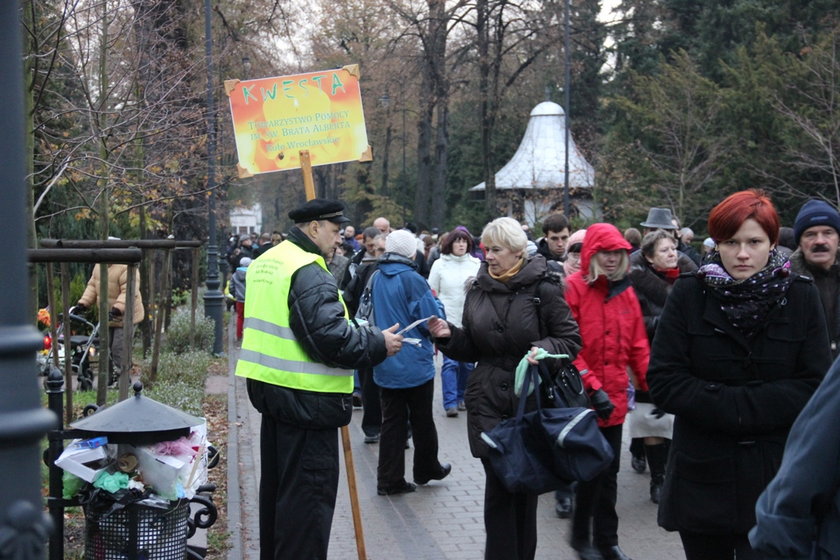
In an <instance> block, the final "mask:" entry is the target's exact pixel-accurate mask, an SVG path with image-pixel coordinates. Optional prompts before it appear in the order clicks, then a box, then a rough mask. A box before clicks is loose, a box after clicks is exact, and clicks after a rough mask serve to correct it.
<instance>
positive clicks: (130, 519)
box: [84, 500, 190, 560]
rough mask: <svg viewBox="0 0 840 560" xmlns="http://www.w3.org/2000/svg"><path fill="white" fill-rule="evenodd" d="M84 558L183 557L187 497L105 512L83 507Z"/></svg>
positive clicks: (140, 559) (152, 559)
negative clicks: (160, 504)
mask: <svg viewBox="0 0 840 560" xmlns="http://www.w3.org/2000/svg"><path fill="white" fill-rule="evenodd" d="M84 510H85V522H86V527H85V560H127V559H130V558H136V559H137V560H184V556H185V554H186V549H187V521H188V520H189V514H190V503H189V500H176V501H173V502H170V507H169V509H162V508H158V507H150V506H146V505H141V504H139V503H136V504H129V505H127V506H125V507H124V508H122V509H120V510H117V511H112V512H107V511H97V510H96V508H91V507H88V506H85V508H84Z"/></svg>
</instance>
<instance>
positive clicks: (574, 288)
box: [566, 224, 650, 560]
mask: <svg viewBox="0 0 840 560" xmlns="http://www.w3.org/2000/svg"><path fill="white" fill-rule="evenodd" d="M629 250H630V244H629V243H627V241H625V240H624V237H623V236H622V235H621V233H620V232H619V231H618V230H617V229H616V228H615V226H613V225H611V224H594V225H592V226H590V227H589V228H588V229H587V230H586V237H585V238H584V241H583V248H582V249H581V263H580V270H579V271H578V272H576V273H574V274H572V275H571V276H569V278H568V279H567V280H566V301H567V302H568V304H569V308H570V309H571V311H572V315H574V317H575V319H576V320H577V322H578V326H579V327H580V336H581V340H582V342H583V347H582V348H581V350H580V352H579V353H578V355H577V359H575V365H576V366H577V367H578V369H579V370H580V371H581V373H582V374H583V380H584V383H585V384H586V386H587V388H588V389H589V391H590V392H591V393H595V392H597V391H598V390H599V389H600V390H603V392H606V395H607V396H608V397H609V400H610V401H611V402H612V404H613V405H614V406H615V408H614V409H613V410H612V412H611V413H610V414H609V416H608V417H606V418H604V419H601V420H599V421H598V422H599V426H600V427H601V433H602V434H603V435H604V437H605V438H606V440H607V441H608V442H609V443H610V446H611V447H612V448H613V452H614V455H615V458H614V459H613V462H612V464H611V465H610V466H609V467H608V468H607V470H606V471H604V472H603V473H601V474H600V475H598V477H596V478H595V479H594V480H592V481H590V482H581V483H580V484H579V485H578V489H577V507H576V508H575V512H574V518H573V522H572V542H571V544H572V548H574V549H575V550H576V551H578V554H579V556H580V558H599V557H602V558H605V559H607V560H624V559H627V558H629V557H628V556H627V555H626V554H624V552H623V551H622V550H621V549H620V548H619V546H618V515H617V514H616V511H615V504H616V500H617V492H618V485H617V475H618V467H619V454H620V453H619V451H620V448H621V430H622V425H623V424H624V416H625V415H626V414H627V389H628V386H629V384H630V382H631V381H632V383H633V385H634V386H635V387H636V388H637V389H641V390H647V382H646V379H645V375H646V372H647V367H648V359H649V357H650V347H649V345H648V338H647V333H646V332H645V325H644V322H643V320H642V310H641V308H640V307H639V301H638V300H637V299H636V293H635V292H634V291H633V288H632V286H631V285H630V280H629V278H628V277H627V271H628V269H629V264H630V259H629V257H628V251H629ZM628 368H629V370H628ZM628 371H629V375H630V377H628ZM592 401H593V405H595V408H596V410H599V412H601V413H603V412H604V410H603V406H599V403H600V404H601V405H603V402H604V401H605V399H604V398H603V393H600V392H598V393H595V394H593V396H592ZM607 405H609V403H607ZM590 527H591V530H590ZM599 555H600V556H599Z"/></svg>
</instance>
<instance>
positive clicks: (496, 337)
mask: <svg viewBox="0 0 840 560" xmlns="http://www.w3.org/2000/svg"><path fill="white" fill-rule="evenodd" d="M546 275H547V265H546V261H545V259H544V258H543V257H542V256H541V255H535V256H534V257H531V258H530V259H528V260H527V261H526V263H525V264H524V265H523V267H522V269H521V270H520V271H519V272H517V273H516V275H515V276H514V277H513V278H511V279H510V280H509V281H508V282H507V283H506V284H505V283H502V282H499V281H498V280H495V279H493V278H492V277H491V276H490V274H489V273H488V272H487V263H482V265H481V267H480V268H479V270H478V275H477V276H476V281H475V284H474V285H473V287H472V288H471V289H470V290H469V292H468V293H467V298H466V301H465V303H464V315H463V327H462V328H456V327H455V326H454V325H453V324H451V323H450V324H449V328H450V330H451V331H452V336H451V337H450V338H449V339H436V340H435V342H436V343H437V345H438V348H439V349H440V350H441V352H443V354H444V355H445V356H448V357H449V358H452V359H453V360H458V361H461V362H478V365H477V366H476V368H475V369H474V370H473V371H472V373H470V376H469V379H468V380H467V388H466V392H465V393H464V401H465V404H466V405H467V413H468V418H467V434H468V438H469V443H470V450H471V451H472V454H473V456H474V457H479V458H481V457H486V456H487V454H488V452H489V449H488V447H487V444H486V443H485V442H484V440H482V439H481V432H486V431H489V430H491V429H492V428H493V427H494V426H496V424H498V423H499V422H501V421H502V419H504V418H510V417H512V416H515V415H516V408H517V405H518V403H519V399H518V398H517V397H516V396H515V395H514V392H513V386H514V377H515V372H516V366H517V364H518V363H519V361H520V360H521V359H522V358H523V356H525V354H527V353H528V351H529V350H530V349H531V347H532V346H539V347H540V348H544V349H546V350H548V351H549V353H551V354H569V355H570V356H572V357H574V356H575V355H576V354H577V352H578V350H580V334H579V333H578V327H577V323H575V320H574V318H573V317H572V314H571V312H570V311H569V307H568V305H566V301H565V300H564V299H563V292H562V289H561V288H560V286H559V285H558V284H556V283H554V282H551V281H549V280H548V279H547V277H546ZM541 283H542V284H543V286H542V288H540V286H539V284H541ZM536 300H540V301H539V302H537V301H536ZM529 400H530V401H531V402H529V403H528V404H526V410H533V409H534V408H535V407H536V402H535V399H533V398H530V399H529Z"/></svg>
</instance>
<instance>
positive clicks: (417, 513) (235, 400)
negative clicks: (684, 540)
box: [228, 345, 684, 560]
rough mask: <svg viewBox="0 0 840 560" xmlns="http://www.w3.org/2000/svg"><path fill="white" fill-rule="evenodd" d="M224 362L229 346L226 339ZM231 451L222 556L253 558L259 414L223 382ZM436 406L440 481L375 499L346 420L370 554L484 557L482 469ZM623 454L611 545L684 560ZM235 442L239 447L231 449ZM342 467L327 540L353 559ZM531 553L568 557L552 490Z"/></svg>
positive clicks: (234, 386) (393, 559)
mask: <svg viewBox="0 0 840 560" xmlns="http://www.w3.org/2000/svg"><path fill="white" fill-rule="evenodd" d="M229 348H232V349H233V351H232V352H230V358H231V365H233V364H234V363H235V361H234V360H235V359H236V349H235V348H234V347H233V345H230V346H229ZM229 388H230V392H229V403H230V405H231V406H230V411H229V414H230V419H231V427H230V434H229V437H230V449H229V451H228V459H229V460H228V463H229V477H230V478H229V483H228V494H229V510H228V513H229V520H230V530H231V532H232V541H233V548H232V550H231V552H230V555H229V558H230V559H231V560H251V559H257V558H258V557H259V542H258V531H257V488H258V484H259V481H258V478H259V474H258V473H259V446H258V444H257V442H258V441H259V421H260V419H259V414H257V413H256V411H255V410H254V409H253V408H252V407H251V405H250V403H249V402H248V397H247V394H246V392H245V383H244V381H243V380H242V379H239V378H235V377H234V376H233V373H232V372H231V374H230V379H229ZM436 393H437V394H436V400H435V405H434V406H435V411H436V419H435V421H436V424H437V429H438V436H439V439H440V459H441V461H444V462H450V463H452V474H451V475H449V477H447V478H446V479H445V480H443V481H440V482H437V481H433V482H431V483H430V484H428V485H427V486H421V487H419V488H418V489H417V492H415V493H413V494H404V495H398V496H378V495H377V494H376V463H377V455H378V451H379V449H378V445H376V444H373V445H369V444H365V443H364V442H363V434H362V431H361V428H360V425H359V423H360V421H361V411H354V413H353V420H352V422H351V424H350V426H349V432H350V439H351V448H352V458H353V462H354V464H355V472H356V485H357V488H358V495H359V502H360V509H361V515H362V524H363V530H364V541H365V548H366V553H367V558H368V559H370V560H386V559H387V560H425V559H428V560H432V559H434V560H441V559H444V560H461V559H463V560H480V559H481V558H483V556H484V524H483V516H482V508H483V503H484V471H483V469H482V468H481V463H480V462H479V461H478V460H477V459H474V458H473V457H472V456H471V455H470V452H469V447H468V445H467V436H466V413H461V414H460V415H459V416H458V417H457V418H447V417H446V415H445V414H444V412H443V408H442V406H441V404H440V394H439V393H440V391H436ZM627 443H628V442H626V441H625V452H624V453H623V454H622V468H621V471H620V472H619V478H618V485H619V491H618V514H619V517H620V523H619V543H620V544H621V547H622V549H623V550H624V551H625V552H627V553H628V554H629V555H631V557H633V558H634V559H635V560H666V559H668V560H676V559H680V558H684V556H683V553H682V546H681V545H680V541H679V537H678V536H677V534H675V533H668V532H666V531H664V530H662V529H660V528H659V527H658V526H657V525H656V506H655V505H653V504H652V503H651V502H650V499H649V495H648V484H649V480H650V478H649V476H648V475H647V474H645V475H639V474H636V473H634V472H633V471H632V470H631V469H630V465H629V463H630V461H629V457H630V455H629V452H627V451H626V445H627ZM237 444H238V445H237ZM412 455H413V447H412V450H408V451H406V463H407V464H406V472H407V473H408V477H407V479H408V480H410V478H411V459H412ZM341 464H342V473H341V477H340V481H341V482H340V487H339V491H338V500H337V504H336V510H335V518H334V520H333V529H332V535H331V539H330V551H329V558H330V560H352V559H355V558H358V554H357V550H356V541H355V538H354V529H353V517H352V512H351V508H350V498H349V493H348V490H347V477H346V473H345V470H344V457H343V456H342V458H341ZM537 515H538V523H539V529H538V539H539V540H538V545H537V555H536V557H537V558H538V559H546V560H547V559H552V560H556V559H574V558H576V555H575V554H574V552H573V551H572V550H571V549H570V548H569V546H568V544H567V542H568V533H569V530H570V521H569V520H564V519H558V518H557V517H556V516H555V514H554V498H553V495H552V494H546V495H543V496H542V497H541V498H540V503H539V510H538V513H537Z"/></svg>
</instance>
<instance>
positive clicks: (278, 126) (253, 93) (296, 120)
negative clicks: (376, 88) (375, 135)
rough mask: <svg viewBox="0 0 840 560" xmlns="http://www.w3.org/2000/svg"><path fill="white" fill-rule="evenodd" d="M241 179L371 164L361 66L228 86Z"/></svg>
mask: <svg viewBox="0 0 840 560" xmlns="http://www.w3.org/2000/svg"><path fill="white" fill-rule="evenodd" d="M225 90H226V91H227V94H228V98H229V99H230V112H231V116H232V118H233V129H234V135H235V136H236V151H237V153H238V155H239V176H240V177H249V176H251V175H255V174H257V173H269V172H271V171H281V170H284V169H298V168H299V167H300V166H301V164H300V156H299V153H300V151H301V150H308V151H309V156H310V159H311V162H312V165H313V166H314V165H326V164H329V163H341V162H345V161H370V160H371V151H370V146H369V145H368V139H367V130H366V129H365V115H364V111H363V109H362V93H361V90H360V89H359V67H358V65H355V64H354V65H350V66H345V67H344V68H341V69H337V70H326V71H324V72H309V73H306V74H295V75H291V76H279V77H275V78H262V79H258V80H227V81H226V82H225Z"/></svg>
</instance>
